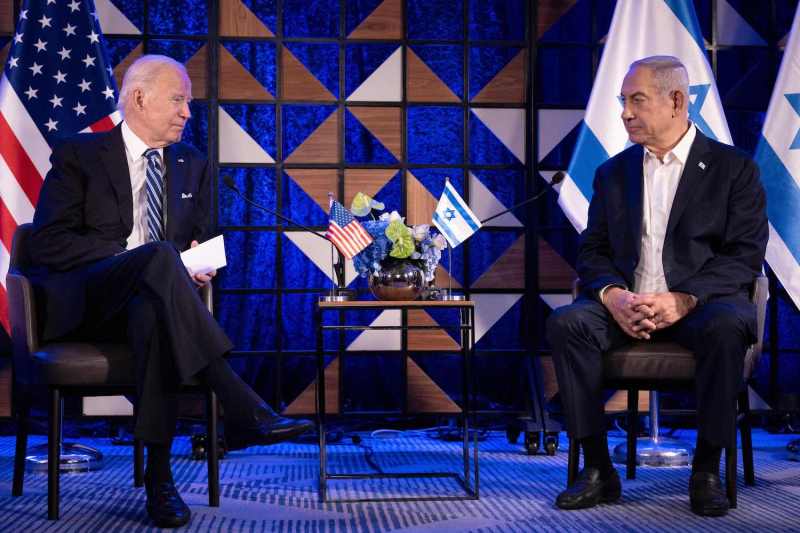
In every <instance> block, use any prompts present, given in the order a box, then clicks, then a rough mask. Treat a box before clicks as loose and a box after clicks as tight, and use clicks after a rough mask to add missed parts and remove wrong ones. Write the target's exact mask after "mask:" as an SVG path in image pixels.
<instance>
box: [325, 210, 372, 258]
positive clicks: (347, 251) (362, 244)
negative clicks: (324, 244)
mask: <svg viewBox="0 0 800 533" xmlns="http://www.w3.org/2000/svg"><path fill="white" fill-rule="evenodd" d="M327 235H328V239H330V241H331V242H332V243H333V244H334V245H336V248H338V249H339V251H340V252H342V253H343V254H344V256H345V257H347V258H348V259H352V258H353V256H354V255H356V254H357V253H358V252H360V251H361V250H363V249H364V248H366V247H367V246H369V245H370V243H371V242H372V236H371V235H370V234H369V233H367V230H365V229H364V226H362V225H361V224H359V222H358V220H356V219H355V217H354V216H353V215H352V214H351V213H350V211H348V210H347V209H345V208H344V206H343V205H342V204H340V203H339V202H337V201H336V200H334V199H331V210H330V222H329V223H328V233H327Z"/></svg>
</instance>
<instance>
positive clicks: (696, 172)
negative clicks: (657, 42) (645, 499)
mask: <svg viewBox="0 0 800 533" xmlns="http://www.w3.org/2000/svg"><path fill="white" fill-rule="evenodd" d="M688 88H689V79H688V75H687V72H686V68H685V67H684V66H683V64H681V62H680V61H679V60H678V59H677V58H675V57H670V56H654V57H648V58H644V59H640V60H639V61H636V62H634V63H633V64H631V67H630V70H629V71H628V73H627V75H626V76H625V79H624V80H623V82H622V91H621V95H620V101H621V103H622V121H623V123H624V124H625V129H626V130H627V132H628V136H629V138H630V140H631V142H632V143H635V144H634V146H631V147H630V148H628V149H626V150H624V151H623V152H621V153H620V154H618V155H616V156H614V157H612V158H611V159H609V160H608V161H606V162H605V163H604V164H603V165H601V166H600V167H599V168H598V169H597V173H596V175H595V180H594V195H593V196H592V200H591V203H590V205H589V221H588V225H587V228H586V230H585V231H584V232H583V235H582V242H581V246H580V250H579V253H578V261H577V271H578V276H579V277H580V281H581V294H580V296H579V298H578V299H577V300H576V301H575V302H574V303H573V304H572V305H568V306H565V307H561V308H559V309H557V310H555V311H554V312H553V314H552V315H551V316H550V318H549V319H548V322H547V336H548V340H549V342H550V344H551V346H552V348H553V360H554V363H555V368H556V375H557V379H558V384H559V391H560V394H561V398H562V401H563V404H564V409H565V413H566V417H567V427H568V431H569V433H570V435H571V436H572V437H574V438H576V439H577V440H578V442H579V443H580V446H581V448H582V449H583V452H584V469H583V470H582V471H581V473H580V475H579V476H578V479H577V480H576V481H575V483H574V484H573V485H572V486H570V487H569V488H568V489H567V490H565V491H564V492H562V493H561V494H559V495H558V498H557V499H556V505H557V506H558V507H560V508H562V509H581V508H586V507H593V506H595V505H597V504H598V503H601V502H613V501H615V500H617V499H618V498H619V497H620V494H621V484H620V480H619V476H618V475H617V472H616V470H615V469H614V467H613V466H612V464H611V458H610V457H609V453H608V442H607V439H606V425H605V417H604V396H603V390H602V377H603V364H602V357H603V353H604V352H606V351H608V350H611V349H614V348H618V347H621V346H623V345H625V344H626V343H628V342H630V341H631V340H632V339H642V340H651V339H652V340H670V341H676V342H678V343H679V344H681V345H683V346H684V347H686V348H687V349H689V350H691V351H692V352H693V353H694V355H695V359H696V399H697V427H698V432H697V447H696V451H695V456H694V460H693V463H692V476H691V479H690V483H689V497H690V502H691V509H692V511H694V512H695V513H696V514H699V515H704V516H720V515H723V514H725V513H726V512H727V511H728V508H729V502H728V500H727V498H726V495H725V493H724V491H723V490H722V487H721V484H720V479H719V462H720V458H721V450H722V448H724V447H726V446H729V445H734V446H735V443H736V433H735V420H736V395H737V392H738V390H739V386H740V384H741V379H742V373H743V364H744V355H745V351H746V348H747V346H748V345H749V344H750V343H752V342H753V341H754V340H755V335H756V310H755V307H754V306H753V305H752V304H751V303H750V301H749V298H748V289H749V287H750V286H751V285H752V282H753V279H754V278H755V277H756V276H757V275H759V273H760V272H761V267H762V263H763V261H764V254H765V251H766V245H767V238H768V225H767V218H766V211H765V209H766V206H765V195H764V190H763V188H762V186H761V183H760V181H759V172H758V168H757V167H756V165H755V163H754V162H753V161H752V159H750V157H748V156H747V155H745V154H744V153H742V152H740V151H739V150H737V149H735V148H733V147H731V146H727V145H724V144H721V143H719V142H716V141H714V140H712V139H709V138H708V137H706V136H705V135H704V134H703V132H701V131H700V130H699V129H698V127H697V126H696V125H695V124H693V123H692V122H690V121H689V113H688V104H689V94H688Z"/></svg>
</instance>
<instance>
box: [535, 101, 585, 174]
mask: <svg viewBox="0 0 800 533" xmlns="http://www.w3.org/2000/svg"><path fill="white" fill-rule="evenodd" d="M584 115H586V110H584V109H540V110H539V115H538V118H537V121H536V136H537V138H538V140H539V161H541V160H542V159H544V158H545V157H547V154H549V153H550V151H551V150H552V149H553V148H555V147H556V146H557V145H558V143H560V142H561V141H562V140H564V137H566V136H567V135H568V134H569V132H571V131H572V129H573V128H574V127H575V126H577V125H578V124H579V123H580V121H581V120H583V117H584Z"/></svg>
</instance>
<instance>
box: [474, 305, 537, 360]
mask: <svg viewBox="0 0 800 533" xmlns="http://www.w3.org/2000/svg"><path fill="white" fill-rule="evenodd" d="M523 300H524V298H520V299H519V300H517V302H516V303H515V304H514V305H512V306H511V308H510V309H509V310H508V311H506V313H505V314H504V315H503V316H502V317H500V319H499V320H498V321H497V322H495V323H494V325H493V326H492V327H491V328H490V329H489V331H487V332H486V333H485V334H484V335H483V337H481V338H480V340H479V341H478V342H476V343H475V348H476V349H478V350H521V349H522V348H524V346H523V345H522V339H523V337H522V335H520V331H522V329H523V328H525V327H528V325H527V324H523V323H522V302H523Z"/></svg>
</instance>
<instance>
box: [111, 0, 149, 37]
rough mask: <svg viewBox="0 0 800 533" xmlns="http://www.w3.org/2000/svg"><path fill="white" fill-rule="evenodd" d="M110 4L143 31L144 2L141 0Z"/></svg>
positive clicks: (114, 1)
mask: <svg viewBox="0 0 800 533" xmlns="http://www.w3.org/2000/svg"><path fill="white" fill-rule="evenodd" d="M112 4H114V6H115V7H116V8H117V9H119V10H120V11H121V12H122V14H123V15H125V17H126V18H127V19H128V20H130V21H131V23H132V24H133V25H134V26H136V27H137V28H138V29H139V30H140V31H141V30H144V5H143V4H144V2H142V0H113V2H112Z"/></svg>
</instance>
